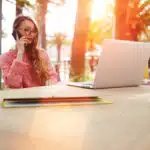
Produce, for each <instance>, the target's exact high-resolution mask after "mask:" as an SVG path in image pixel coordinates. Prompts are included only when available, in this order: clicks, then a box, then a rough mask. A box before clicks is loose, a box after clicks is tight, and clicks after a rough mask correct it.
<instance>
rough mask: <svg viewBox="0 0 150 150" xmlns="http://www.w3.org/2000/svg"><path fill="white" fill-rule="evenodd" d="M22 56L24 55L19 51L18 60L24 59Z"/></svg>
mask: <svg viewBox="0 0 150 150" xmlns="http://www.w3.org/2000/svg"><path fill="white" fill-rule="evenodd" d="M22 56H23V54H22V53H19V52H18V53H17V59H18V60H22Z"/></svg>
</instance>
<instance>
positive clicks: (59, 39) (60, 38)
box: [47, 32, 67, 64]
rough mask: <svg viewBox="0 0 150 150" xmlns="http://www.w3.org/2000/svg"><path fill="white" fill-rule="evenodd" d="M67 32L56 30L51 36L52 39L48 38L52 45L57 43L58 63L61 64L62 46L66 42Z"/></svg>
mask: <svg viewBox="0 0 150 150" xmlns="http://www.w3.org/2000/svg"><path fill="white" fill-rule="evenodd" d="M66 37H67V36H66V34H64V33H61V32H56V33H55V34H54V35H53V36H50V38H51V40H48V41H47V43H48V44H50V45H56V47H57V63H58V64H60V57H61V56H60V54H61V47H62V45H63V44H64V43H65V42H66V41H65V39H66Z"/></svg>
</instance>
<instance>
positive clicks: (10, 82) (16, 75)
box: [0, 52, 26, 88]
mask: <svg viewBox="0 0 150 150" xmlns="http://www.w3.org/2000/svg"><path fill="white" fill-rule="evenodd" d="M11 53H12V52H8V53H6V54H4V55H2V56H0V68H1V69H2V75H3V80H4V84H5V86H7V87H8V88H21V87H22V78H23V74H24V72H25V70H26V64H25V63H24V62H22V61H21V60H18V59H14V58H13V55H11Z"/></svg>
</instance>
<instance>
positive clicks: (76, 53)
mask: <svg viewBox="0 0 150 150" xmlns="http://www.w3.org/2000/svg"><path fill="white" fill-rule="evenodd" d="M91 7H92V0H78V7H77V13H76V22H75V32H74V38H73V43H72V55H71V70H70V77H77V78H78V77H79V79H80V78H81V77H82V76H84V73H85V52H86V50H87V40H88V31H89V27H90V19H91V18H90V16H91Z"/></svg>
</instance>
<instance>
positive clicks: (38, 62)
mask: <svg viewBox="0 0 150 150" xmlns="http://www.w3.org/2000/svg"><path fill="white" fill-rule="evenodd" d="M25 20H29V21H31V22H32V23H33V24H34V27H35V32H36V33H37V34H36V36H35V38H34V40H33V42H32V44H30V45H27V46H26V47H25V51H27V50H31V63H32V66H33V69H34V71H35V73H36V76H37V79H38V80H39V83H40V85H45V83H46V81H47V80H48V79H49V73H48V64H47V63H46V61H45V60H43V59H42V58H41V57H40V54H39V49H38V48H37V43H38V35H39V34H38V28H37V26H36V24H35V22H34V21H33V20H32V19H31V18H30V17H28V16H19V17H17V18H16V19H15V21H14V24H13V33H14V32H15V31H17V29H18V27H19V26H20V24H21V23H22V22H23V21H25Z"/></svg>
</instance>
